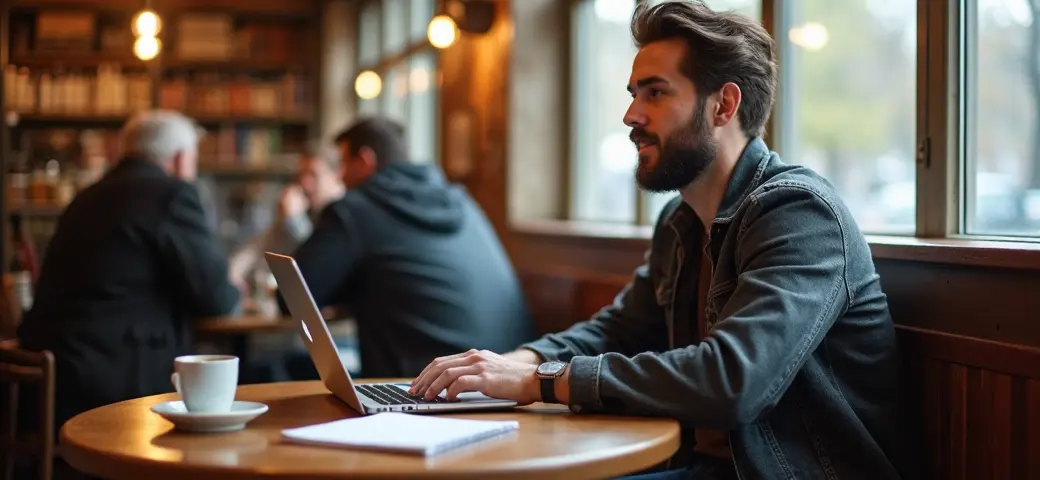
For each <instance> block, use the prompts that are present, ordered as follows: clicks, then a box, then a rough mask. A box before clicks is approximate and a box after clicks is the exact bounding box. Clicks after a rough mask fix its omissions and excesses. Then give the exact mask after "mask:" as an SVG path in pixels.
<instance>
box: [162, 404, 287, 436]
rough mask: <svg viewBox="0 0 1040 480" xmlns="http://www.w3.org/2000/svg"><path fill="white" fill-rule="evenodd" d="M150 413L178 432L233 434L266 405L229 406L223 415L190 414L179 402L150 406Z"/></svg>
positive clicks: (257, 415) (262, 410) (261, 411)
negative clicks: (229, 408) (168, 422)
mask: <svg viewBox="0 0 1040 480" xmlns="http://www.w3.org/2000/svg"><path fill="white" fill-rule="evenodd" d="M152 411H153V412H155V413H157V414H159V416H161V417H163V418H165V419H166V420H169V421H170V422H172V423H173V426H174V427H176V428H177V429H178V430H184V431H187V432H233V431H235V430H241V429H243V428H245V426H246V424H247V423H249V421H250V420H252V419H254V418H256V417H259V416H260V415H262V414H263V413H264V412H266V411H267V405H264V404H262V403H259V402H238V401H236V402H235V403H232V404H231V411H230V412H225V413H191V412H189V411H188V409H187V408H186V407H185V406H184V402H182V401H180V400H176V401H172V402H162V403H157V404H155V405H152Z"/></svg>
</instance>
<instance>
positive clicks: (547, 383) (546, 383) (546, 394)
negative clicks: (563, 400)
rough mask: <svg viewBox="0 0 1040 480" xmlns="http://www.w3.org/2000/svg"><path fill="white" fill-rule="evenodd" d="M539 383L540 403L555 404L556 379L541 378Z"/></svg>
mask: <svg viewBox="0 0 1040 480" xmlns="http://www.w3.org/2000/svg"><path fill="white" fill-rule="evenodd" d="M539 381H540V382H542V403H557V402H556V377H552V378H541V379H539Z"/></svg>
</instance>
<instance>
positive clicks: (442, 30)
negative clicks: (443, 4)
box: [426, 15, 459, 48]
mask: <svg viewBox="0 0 1040 480" xmlns="http://www.w3.org/2000/svg"><path fill="white" fill-rule="evenodd" d="M458 36H459V28H458V26H457V25H455V20H452V19H451V17H449V16H447V15H437V16H436V17H433V20H430V25H429V26H428V27H426V37H427V38H429V39H430V45H433V46H434V47H437V48H448V47H450V46H451V44H453V43H455V39H456V38H458Z"/></svg>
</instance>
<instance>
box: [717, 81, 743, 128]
mask: <svg viewBox="0 0 1040 480" xmlns="http://www.w3.org/2000/svg"><path fill="white" fill-rule="evenodd" d="M716 95H718V100H719V103H718V104H717V105H716V106H715V111H714V112H712V116H713V117H714V118H713V120H714V121H715V126H717V127H722V126H725V125H726V124H727V123H729V122H731V121H732V120H733V118H734V117H736V116H737V108H738V107H740V100H741V93H740V87H738V86H737V84H735V83H733V82H728V83H726V84H724V85H723V86H722V88H721V89H719V91H718V93H717V94H716Z"/></svg>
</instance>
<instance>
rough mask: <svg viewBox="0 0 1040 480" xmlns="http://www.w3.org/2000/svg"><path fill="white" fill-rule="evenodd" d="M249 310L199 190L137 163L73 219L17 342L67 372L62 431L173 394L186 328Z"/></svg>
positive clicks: (61, 384) (59, 415) (66, 217)
mask: <svg viewBox="0 0 1040 480" xmlns="http://www.w3.org/2000/svg"><path fill="white" fill-rule="evenodd" d="M237 303H238V291H237V290H236V289H235V288H234V287H233V286H232V285H231V284H230V283H229V282H228V277H227V262H226V259H225V258H224V255H222V254H221V252H220V251H219V250H218V248H217V243H216V239H215V237H214V235H213V232H212V231H211V230H210V229H209V227H207V226H206V222H205V215H204V213H203V208H202V205H201V203H200V201H199V195H198V192H197V191H196V189H195V187H194V186H192V185H191V184H189V183H186V182H184V181H182V180H179V179H176V178H173V177H171V176H169V175H167V174H166V173H165V172H164V171H163V170H162V169H161V168H160V167H159V166H158V165H155V164H153V163H150V162H147V161H143V160H138V159H133V158H128V159H124V160H122V161H121V162H120V163H119V164H117V165H116V166H115V167H114V168H113V169H112V170H111V171H109V172H108V173H107V174H106V175H105V176H104V177H103V178H102V179H101V180H100V181H98V182H97V183H96V184H94V185H92V186H90V187H88V188H87V189H85V190H84V191H83V192H81V193H80V194H79V195H77V196H76V198H75V199H74V200H73V202H72V203H71V204H70V205H69V206H68V208H66V210H65V212H64V214H63V215H62V216H61V218H60V219H59V221H58V226H57V229H56V231H55V233H54V236H53V237H52V238H51V240H50V244H49V246H48V248H47V252H46V255H45V259H44V263H43V268H42V270H41V273H40V277H39V280H38V283H37V285H36V298H35V302H34V305H33V308H32V309H31V310H30V311H29V312H27V313H26V315H25V318H24V321H23V323H22V325H21V326H20V327H19V330H18V336H19V338H20V339H21V342H22V345H23V347H24V348H29V349H36V350H42V349H49V350H51V351H52V352H53V353H54V356H55V359H56V361H57V399H56V421H57V425H61V423H63V422H64V421H66V420H67V419H68V418H70V417H72V416H74V415H76V414H78V413H80V412H83V411H86V410H88V409H91V408H94V407H98V406H101V405H106V404H109V403H113V402H117V401H121V400H126V399H130V398H135V397H140V396H145V395H152V394H156V393H162V392H168V391H171V390H172V388H171V386H170V374H171V373H172V371H173V359H174V357H176V356H177V355H179V354H182V353H184V352H185V348H186V347H187V346H188V345H189V344H190V332H191V330H190V328H189V324H188V323H187V322H186V320H189V319H194V318H200V317H206V316H214V315H224V314H227V313H229V312H231V311H232V310H233V309H234V308H235V306H236V305H237Z"/></svg>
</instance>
